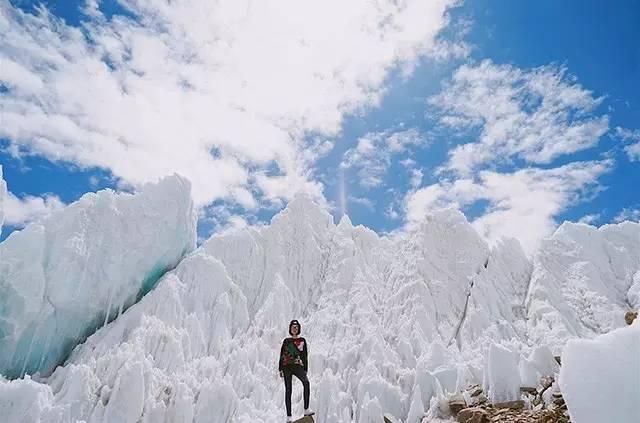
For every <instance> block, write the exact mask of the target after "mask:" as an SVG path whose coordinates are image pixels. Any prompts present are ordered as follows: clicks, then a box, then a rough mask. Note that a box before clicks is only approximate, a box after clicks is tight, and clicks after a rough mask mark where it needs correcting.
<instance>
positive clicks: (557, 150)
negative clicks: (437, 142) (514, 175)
mask: <svg viewBox="0 0 640 423" xmlns="http://www.w3.org/2000/svg"><path fill="white" fill-rule="evenodd" d="M601 102H602V98H594V97H593V95H592V93H591V91H589V90H586V89H584V88H582V87H581V86H580V85H579V84H578V83H577V82H576V81H575V78H573V77H571V76H568V75H567V72H566V69H565V68H563V67H555V66H543V67H539V68H536V69H532V70H522V69H519V68H516V67H513V66H510V65H496V64H494V63H492V62H491V61H489V60H485V61H483V62H481V63H480V64H478V65H475V66H473V65H463V66H461V67H460V68H459V69H458V70H457V71H456V72H455V73H454V75H453V78H452V80H451V82H450V83H449V84H448V85H447V86H446V87H445V89H444V90H443V91H442V92H441V93H439V94H437V95H435V96H433V97H431V98H429V105H430V106H432V107H434V109H436V110H439V112H440V114H439V119H440V122H441V123H442V124H443V125H444V126H446V127H451V128H454V129H456V130H458V131H462V132H463V133H466V132H468V130H472V129H479V132H480V133H479V137H478V139H477V140H476V141H474V142H469V143H466V144H462V145H459V146H457V147H455V148H454V149H453V150H452V151H450V152H449V162H448V164H447V166H446V168H448V169H451V170H454V171H456V172H458V173H459V174H462V175H468V174H470V173H473V171H474V170H476V169H477V168H479V167H482V166H483V165H487V164H491V163H496V162H505V161H506V162H508V161H510V160H512V159H514V158H518V159H521V160H525V161H527V162H530V163H536V164H546V163H551V162H552V161H553V160H554V159H555V158H557V157H559V156H561V155H565V154H569V153H574V152H576V151H580V150H584V149H586V148H589V147H592V146H594V145H595V144H597V142H598V140H599V139H600V137H601V136H602V135H603V134H605V133H606V132H607V130H608V127H609V123H608V116H606V115H597V114H595V113H594V109H595V108H596V107H597V106H598V105H599V104H600V103H601Z"/></svg>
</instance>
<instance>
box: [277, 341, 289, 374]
mask: <svg viewBox="0 0 640 423" xmlns="http://www.w3.org/2000/svg"><path fill="white" fill-rule="evenodd" d="M285 342H287V340H286V339H285V340H284V341H282V346H281V347H280V359H279V360H278V370H279V371H282V370H283V368H282V358H283V356H284V344H285Z"/></svg>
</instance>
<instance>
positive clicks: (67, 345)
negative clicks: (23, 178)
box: [0, 176, 196, 378]
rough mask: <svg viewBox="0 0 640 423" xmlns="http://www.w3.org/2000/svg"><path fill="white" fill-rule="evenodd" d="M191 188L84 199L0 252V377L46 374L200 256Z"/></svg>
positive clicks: (179, 184) (173, 180) (172, 181)
mask: <svg viewBox="0 0 640 423" xmlns="http://www.w3.org/2000/svg"><path fill="white" fill-rule="evenodd" d="M195 219H196V218H195V213H194V211H193V205H192V201H191V194H190V185H189V182H188V181H186V180H185V179H183V178H181V177H178V176H174V177H168V178H165V179H164V180H162V181H161V182H159V183H158V184H155V185H148V186H146V187H144V188H143V190H142V192H140V193H138V194H134V195H132V194H126V193H122V194H116V193H114V192H113V191H110V190H106V191H101V192H98V193H97V194H87V195H84V196H83V197H82V198H81V199H80V200H78V201H77V202H75V203H73V204H71V205H70V206H68V207H66V208H65V209H64V210H61V211H58V212H56V213H53V214H52V215H50V216H49V217H48V218H46V219H44V220H43V221H42V222H39V223H34V224H31V225H29V226H27V227H26V228H25V229H23V230H22V231H19V232H15V233H13V234H11V235H10V236H9V237H8V238H7V239H6V240H5V241H4V242H3V243H1V244H0V373H2V374H3V375H5V376H6V377H9V378H15V377H20V376H22V375H24V374H25V373H27V374H33V373H36V372H37V373H40V374H44V375H46V374H48V373H50V372H51V371H52V370H53V369H54V368H55V366H56V365H58V364H60V363H61V362H62V360H64V359H65V358H66V357H67V356H68V355H69V353H70V352H71V350H72V349H73V348H74V347H75V346H76V345H77V344H78V343H80V342H82V341H83V340H84V339H86V337H87V336H88V335H90V334H91V333H93V332H95V330H96V329H97V328H99V327H101V326H103V325H105V324H106V323H107V322H109V321H110V320H112V319H113V318H115V317H116V316H117V315H119V314H121V313H122V312H123V310H125V309H127V308H128V307H129V306H131V305H132V304H134V303H135V302H136V301H137V300H139V299H140V298H141V297H142V295H143V294H145V293H146V292H148V291H149V290H150V289H151V288H152V287H153V286H154V285H155V283H156V282H157V281H158V279H159V278H160V276H161V275H162V274H163V273H164V272H165V271H166V270H168V269H170V268H173V267H174V266H175V265H177V264H178V262H179V261H180V259H181V258H182V257H183V256H184V255H185V254H186V253H187V252H189V251H191V250H193V248H195V236H194V231H195V229H194V228H195Z"/></svg>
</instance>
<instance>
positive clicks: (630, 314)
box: [624, 310, 638, 325]
mask: <svg viewBox="0 0 640 423" xmlns="http://www.w3.org/2000/svg"><path fill="white" fill-rule="evenodd" d="M637 318H638V312H637V311H635V310H629V311H627V312H626V313H625V314H624V321H625V322H627V324H628V325H630V324H631V323H633V321H634V320H636V319H637Z"/></svg>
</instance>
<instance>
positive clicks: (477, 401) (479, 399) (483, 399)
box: [471, 394, 489, 405]
mask: <svg viewBox="0 0 640 423" xmlns="http://www.w3.org/2000/svg"><path fill="white" fill-rule="evenodd" d="M471 399H472V400H473V401H472V405H481V404H486V403H487V402H489V398H487V396H486V395H485V394H480V395H478V396H475V397H471Z"/></svg>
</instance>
